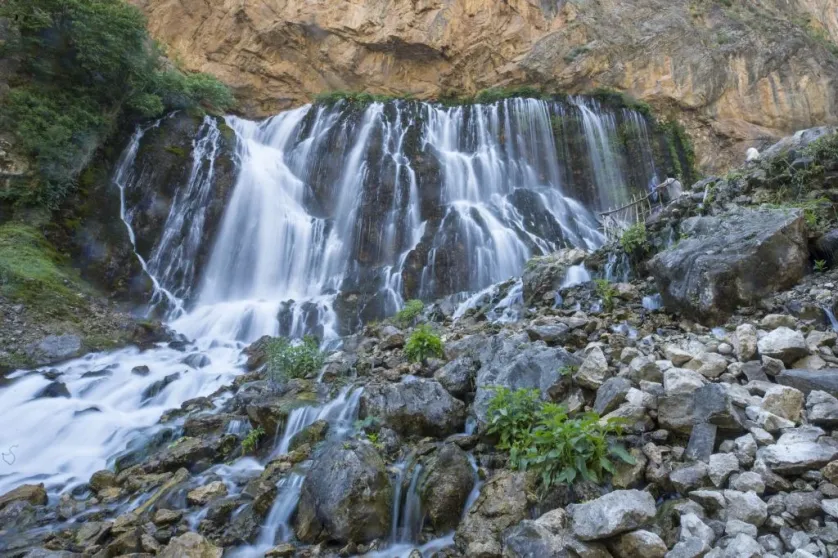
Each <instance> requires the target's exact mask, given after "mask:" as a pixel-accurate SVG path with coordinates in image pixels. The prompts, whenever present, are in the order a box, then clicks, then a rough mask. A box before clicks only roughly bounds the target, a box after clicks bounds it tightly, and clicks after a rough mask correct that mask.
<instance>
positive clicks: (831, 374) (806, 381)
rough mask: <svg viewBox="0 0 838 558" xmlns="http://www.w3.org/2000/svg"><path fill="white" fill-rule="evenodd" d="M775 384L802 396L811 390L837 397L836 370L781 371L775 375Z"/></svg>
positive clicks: (837, 378) (837, 370) (837, 369)
mask: <svg viewBox="0 0 838 558" xmlns="http://www.w3.org/2000/svg"><path fill="white" fill-rule="evenodd" d="M776 378H777V383H779V384H782V385H784V386H791V387H794V388H797V389H799V390H800V391H802V392H803V393H804V394H807V395H808V394H809V393H810V392H811V391H813V390H817V391H825V392H826V393H828V394H830V395H832V396H833V397H838V368H830V369H825V370H783V371H782V372H780V373H779V374H778V375H777V377H776Z"/></svg>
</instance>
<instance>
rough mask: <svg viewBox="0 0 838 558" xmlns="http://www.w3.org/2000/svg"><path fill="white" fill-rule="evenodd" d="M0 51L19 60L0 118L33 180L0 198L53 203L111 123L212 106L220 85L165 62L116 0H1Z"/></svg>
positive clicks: (141, 22) (140, 23) (218, 104)
mask: <svg viewBox="0 0 838 558" xmlns="http://www.w3.org/2000/svg"><path fill="white" fill-rule="evenodd" d="M0 18H2V19H3V20H4V21H6V22H7V24H8V33H7V37H8V39H7V40H6V41H5V42H4V43H3V44H2V45H0V56H3V57H9V59H13V60H16V61H19V68H18V72H17V74H16V75H15V76H14V77H13V78H11V79H9V80H8V81H9V85H10V91H9V93H8V94H7V95H6V96H5V97H4V98H3V101H2V104H0V125H2V126H3V127H4V128H5V129H6V130H9V131H10V132H11V133H12V134H14V136H15V139H16V144H17V145H19V146H20V147H21V149H22V150H23V151H24V152H25V153H26V154H27V155H28V156H29V157H30V158H31V159H32V161H33V162H34V163H35V167H36V170H37V183H35V184H32V183H29V182H28V181H27V182H23V183H20V182H18V183H15V184H13V186H12V187H11V188H8V189H6V190H4V191H3V192H0V198H3V199H5V200H7V201H11V202H15V203H18V204H23V205H36V206H45V207H47V208H50V209H53V208H55V207H57V205H58V204H59V203H60V202H61V200H62V199H63V198H64V197H65V196H66V195H67V194H68V193H69V192H70V191H72V190H73V189H74V188H75V186H76V181H77V179H78V175H79V173H80V172H81V170H82V169H83V168H84V167H85V166H86V165H87V163H88V162H89V161H90V160H91V158H92V155H93V153H94V152H95V151H96V149H97V148H98V147H99V146H101V145H103V144H104V142H105V141H106V140H107V139H108V138H110V137H111V135H112V134H113V132H114V131H115V130H116V129H117V127H118V126H119V125H131V124H132V123H134V122H136V121H138V120H141V119H146V118H153V117H157V116H160V115H162V114H164V113H165V112H166V111H170V110H174V109H186V110H190V111H203V110H209V111H211V112H222V111H225V110H227V109H229V108H230V107H232V105H233V104H234V100H233V96H232V94H231V93H230V90H229V89H228V88H227V87H226V86H224V85H223V84H221V83H220V82H219V81H218V80H216V79H215V78H213V77H211V76H208V75H205V74H186V73H184V72H181V71H179V70H177V69H176V68H173V67H172V66H171V65H170V64H169V63H168V61H166V60H165V58H164V56H163V54H162V52H161V50H160V49H159V48H158V47H157V46H156V45H155V44H154V42H153V41H151V39H150V38H149V36H148V32H147V31H146V28H145V18H144V17H143V15H142V13H141V12H140V10H139V9H137V8H136V7H134V6H131V5H129V4H128V3H126V2H124V1H123V0H6V1H5V2H3V3H0Z"/></svg>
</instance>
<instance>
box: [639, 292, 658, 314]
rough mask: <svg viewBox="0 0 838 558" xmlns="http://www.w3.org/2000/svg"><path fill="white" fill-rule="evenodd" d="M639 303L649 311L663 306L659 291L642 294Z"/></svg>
mask: <svg viewBox="0 0 838 558" xmlns="http://www.w3.org/2000/svg"><path fill="white" fill-rule="evenodd" d="M641 303H642V304H643V308H645V309H646V310H649V311H650V312H655V311H657V310H660V309H661V308H663V298H662V297H661V295H660V293H655V294H653V295H647V296H644V297H643V300H642V301H641Z"/></svg>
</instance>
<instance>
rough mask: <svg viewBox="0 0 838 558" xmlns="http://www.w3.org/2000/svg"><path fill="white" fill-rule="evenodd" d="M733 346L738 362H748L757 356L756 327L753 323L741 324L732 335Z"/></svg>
mask: <svg viewBox="0 0 838 558" xmlns="http://www.w3.org/2000/svg"><path fill="white" fill-rule="evenodd" d="M733 348H734V351H735V352H736V358H738V359H739V361H740V362H748V361H750V360H753V359H754V358H756V356H757V328H756V327H754V325H753V324H741V325H739V326H737V328H736V334H735V335H734V336H733Z"/></svg>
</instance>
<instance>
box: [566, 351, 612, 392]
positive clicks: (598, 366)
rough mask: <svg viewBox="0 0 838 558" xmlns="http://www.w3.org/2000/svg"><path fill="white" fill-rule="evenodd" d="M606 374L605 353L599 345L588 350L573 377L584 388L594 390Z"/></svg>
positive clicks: (606, 376) (602, 381) (606, 377)
mask: <svg viewBox="0 0 838 558" xmlns="http://www.w3.org/2000/svg"><path fill="white" fill-rule="evenodd" d="M608 375H609V374H608V360H607V359H606V358H605V353H603V352H602V349H600V348H599V347H594V348H593V349H591V350H590V351H589V352H588V355H587V356H586V357H585V360H584V361H583V362H582V365H581V366H580V367H579V370H578V371H577V372H576V374H574V375H573V379H574V380H575V381H576V383H577V384H579V385H580V386H582V387H584V388H587V389H591V390H596V389H599V388H600V386H602V384H603V383H604V382H605V380H607V379H608Z"/></svg>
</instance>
